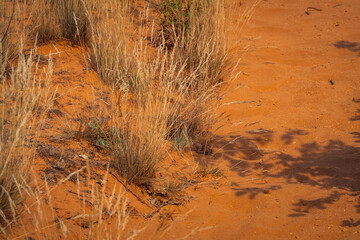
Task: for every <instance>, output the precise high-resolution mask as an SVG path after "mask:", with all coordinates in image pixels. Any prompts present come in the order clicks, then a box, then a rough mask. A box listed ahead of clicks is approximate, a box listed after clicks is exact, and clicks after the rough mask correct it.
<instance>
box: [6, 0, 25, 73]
mask: <svg viewBox="0 0 360 240" xmlns="http://www.w3.org/2000/svg"><path fill="white" fill-rule="evenodd" d="M26 12H27V10H26V4H23V3H21V2H20V1H19V0H14V1H6V0H0V67H1V68H6V69H5V71H3V74H5V73H8V72H9V71H10V70H11V69H10V66H11V62H12V61H14V60H15V58H16V57H17V54H18V53H19V51H20V47H21V40H23V41H26V39H27V35H28V31H29V30H28V29H27V28H26V23H27V19H26V16H25V15H26Z"/></svg>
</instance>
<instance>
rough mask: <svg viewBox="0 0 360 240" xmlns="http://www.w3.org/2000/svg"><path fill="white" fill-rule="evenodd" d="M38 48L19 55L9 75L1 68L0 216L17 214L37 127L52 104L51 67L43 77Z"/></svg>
mask: <svg viewBox="0 0 360 240" xmlns="http://www.w3.org/2000/svg"><path fill="white" fill-rule="evenodd" d="M34 56H35V51H34V50H32V51H31V52H30V54H29V55H28V56H27V57H25V55H24V54H19V56H18V60H17V63H16V67H14V66H13V67H12V71H11V72H10V74H9V76H7V75H5V74H4V71H5V69H4V68H3V69H2V70H1V73H0V76H2V77H1V85H0V88H1V90H2V95H1V100H0V111H1V115H0V169H1V170H0V216H1V217H0V219H1V221H5V222H6V221H7V220H8V218H9V217H10V215H11V216H12V217H14V216H15V215H16V208H17V204H18V203H19V202H20V201H21V200H22V199H21V198H20V196H19V191H20V189H19V187H18V185H19V184H20V186H21V185H22V182H23V181H24V180H27V172H28V168H29V166H30V165H31V163H32V160H33V158H34V150H35V144H36V134H37V133H36V129H37V128H38V121H39V119H41V113H42V110H46V108H47V107H48V106H50V105H51V102H52V96H51V95H50V94H49V81H50V80H51V60H50V62H49V70H48V72H47V73H46V74H45V76H43V77H42V78H39V71H38V69H37V67H36V65H35V62H34V61H33V60H34V59H33V58H34Z"/></svg>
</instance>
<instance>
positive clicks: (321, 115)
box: [164, 0, 360, 239]
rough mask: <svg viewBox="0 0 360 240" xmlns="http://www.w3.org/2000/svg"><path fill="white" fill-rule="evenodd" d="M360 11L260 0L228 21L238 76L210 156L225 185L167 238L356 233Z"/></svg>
mask: <svg viewBox="0 0 360 240" xmlns="http://www.w3.org/2000/svg"><path fill="white" fill-rule="evenodd" d="M242 3H243V4H242V6H238V11H239V12H240V11H243V9H244V8H245V7H246V6H247V4H248V3H249V1H242ZM239 5H240V4H239ZM308 7H313V8H317V9H321V11H316V10H314V9H311V8H309V9H308V13H309V14H306V13H305V11H306V9H307V8H308ZM235 12H236V11H235ZM244 17H245V18H247V15H245V16H244ZM359 17H360V4H359V2H358V1H356V0H347V1H321V2H319V1H283V0H267V1H260V3H259V4H258V5H257V6H256V8H255V12H254V14H253V15H252V18H251V20H250V22H249V23H248V24H247V25H245V26H244V27H243V28H240V27H234V28H231V27H230V28H229V29H230V30H229V32H228V34H229V35H228V37H229V39H230V48H231V61H233V62H235V61H237V60H238V59H241V61H240V65H239V68H238V69H239V70H240V71H241V75H240V76H239V77H238V78H237V79H236V80H235V81H233V82H231V83H229V84H228V89H229V93H228V94H227V95H226V96H225V99H224V102H225V106H223V107H222V108H221V110H220V112H221V111H226V112H227V113H229V114H230V116H229V117H228V119H227V124H226V126H225V127H223V128H222V129H221V130H219V132H218V133H217V134H218V135H219V141H218V144H217V147H218V149H219V150H218V153H216V154H214V156H213V157H212V159H211V161H212V163H213V164H214V165H215V166H221V168H222V169H224V172H225V176H226V183H225V184H222V185H221V186H220V187H219V188H217V189H214V188H207V189H201V190H199V191H198V192H194V194H196V195H199V196H200V198H199V199H198V200H195V201H192V202H191V203H190V204H189V205H190V206H187V208H188V209H189V210H190V209H192V210H193V211H192V212H190V213H189V214H188V215H187V217H186V218H185V219H184V220H183V221H179V223H177V224H176V225H175V226H173V227H172V229H171V230H170V231H169V232H168V233H167V234H166V235H165V236H166V237H165V238H164V239H166V238H168V239H169V238H173V237H175V236H176V237H179V236H183V237H184V238H185V239H186V238H189V239H359V238H360V218H359V217H360V195H359V193H360V192H359V191H360V162H359V161H360V148H359V147H360V138H359V136H360V133H359V130H360V121H359V120H360V113H359V111H360V110H359V108H360V102H359V98H360V81H359V79H360V73H359V66H360V18H359ZM330 80H331V82H330ZM242 84H243V85H245V86H246V87H243V86H242ZM244 101H253V102H249V103H243V102H244ZM233 102H238V104H236V103H233ZM226 103H233V104H230V105H226Z"/></svg>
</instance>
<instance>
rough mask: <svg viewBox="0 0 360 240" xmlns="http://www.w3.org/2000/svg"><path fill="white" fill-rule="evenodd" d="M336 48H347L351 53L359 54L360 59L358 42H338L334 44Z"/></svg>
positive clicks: (359, 44)
mask: <svg viewBox="0 0 360 240" xmlns="http://www.w3.org/2000/svg"><path fill="white" fill-rule="evenodd" d="M334 46H335V47H337V48H345V49H348V50H349V51H351V52H355V53H358V56H359V57H360V43H358V42H350V41H344V40H341V41H337V42H336V43H334Z"/></svg>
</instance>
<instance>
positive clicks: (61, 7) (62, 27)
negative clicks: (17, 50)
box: [32, 0, 92, 45]
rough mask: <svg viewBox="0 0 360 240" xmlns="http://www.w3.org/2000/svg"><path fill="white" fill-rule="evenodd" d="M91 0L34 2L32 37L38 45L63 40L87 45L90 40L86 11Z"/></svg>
mask: <svg viewBox="0 0 360 240" xmlns="http://www.w3.org/2000/svg"><path fill="white" fill-rule="evenodd" d="M91 6H92V1H91V0H71V1H63V0H36V1H35V2H34V4H33V13H32V16H33V19H34V25H35V29H34V35H35V36H36V37H37V38H38V42H39V43H45V42H48V41H49V40H53V39H58V38H64V39H67V40H70V41H72V42H73V43H75V44H83V45H88V44H89V42H90V40H91V30H90V22H89V18H88V16H87V13H86V12H87V9H91V8H92V7H91Z"/></svg>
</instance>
